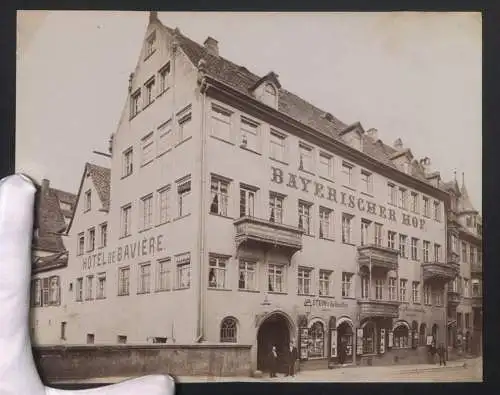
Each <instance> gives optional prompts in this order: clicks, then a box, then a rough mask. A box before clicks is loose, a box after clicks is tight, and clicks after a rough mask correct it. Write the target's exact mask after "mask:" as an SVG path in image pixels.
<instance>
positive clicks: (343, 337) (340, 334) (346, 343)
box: [337, 321, 353, 364]
mask: <svg viewBox="0 0 500 395" xmlns="http://www.w3.org/2000/svg"><path fill="white" fill-rule="evenodd" d="M352 345H353V330H352V326H351V324H350V323H349V321H344V322H341V323H340V324H339V325H338V327H337V349H338V353H337V355H338V360H339V363H341V364H344V363H352V353H353V347H352ZM341 347H343V348H344V349H343V350H342V348H341Z"/></svg>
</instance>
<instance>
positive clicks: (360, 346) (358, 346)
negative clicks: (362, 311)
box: [356, 328, 363, 355]
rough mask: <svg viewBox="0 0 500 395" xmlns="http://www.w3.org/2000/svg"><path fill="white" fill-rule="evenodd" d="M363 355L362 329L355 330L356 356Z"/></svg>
mask: <svg viewBox="0 0 500 395" xmlns="http://www.w3.org/2000/svg"><path fill="white" fill-rule="evenodd" d="M361 354H363V329H362V328H358V329H357V330H356V355H361Z"/></svg>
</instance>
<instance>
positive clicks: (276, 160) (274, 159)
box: [269, 156, 289, 166]
mask: <svg viewBox="0 0 500 395" xmlns="http://www.w3.org/2000/svg"><path fill="white" fill-rule="evenodd" d="M269 159H271V160H272V161H274V162H277V163H281V164H282V165H285V166H288V165H289V163H288V162H285V161H283V160H280V159H276V158H273V157H272V156H270V157H269Z"/></svg>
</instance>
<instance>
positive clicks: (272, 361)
mask: <svg viewBox="0 0 500 395" xmlns="http://www.w3.org/2000/svg"><path fill="white" fill-rule="evenodd" d="M277 369H278V352H277V351H276V346H273V347H272V348H271V352H270V353H269V377H277V376H276V371H277Z"/></svg>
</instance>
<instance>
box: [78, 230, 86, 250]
mask: <svg viewBox="0 0 500 395" xmlns="http://www.w3.org/2000/svg"><path fill="white" fill-rule="evenodd" d="M84 252H85V235H84V233H83V232H81V233H78V249H77V254H78V255H82V254H83V253H84Z"/></svg>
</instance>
